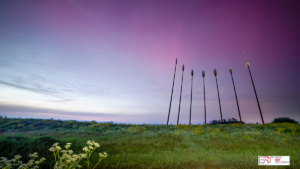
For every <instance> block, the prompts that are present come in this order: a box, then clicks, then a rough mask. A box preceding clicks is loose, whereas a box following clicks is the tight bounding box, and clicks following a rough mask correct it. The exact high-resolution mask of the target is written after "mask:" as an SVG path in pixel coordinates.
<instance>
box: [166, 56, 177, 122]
mask: <svg viewBox="0 0 300 169" xmlns="http://www.w3.org/2000/svg"><path fill="white" fill-rule="evenodd" d="M176 66H177V58H176V62H175V71H174V78H173V87H172V93H171V100H170V107H169V113H168V120H167V125H169V118H170V111H171V103H172V96H173V89H174V81H175V74H176Z"/></svg>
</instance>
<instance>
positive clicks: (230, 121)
mask: <svg viewBox="0 0 300 169" xmlns="http://www.w3.org/2000/svg"><path fill="white" fill-rule="evenodd" d="M232 123H240V122H239V121H238V120H237V119H236V118H228V120H227V121H226V119H223V123H222V122H221V120H212V121H210V123H209V124H210V125H214V124H232ZM241 123H242V124H245V123H244V122H243V121H242V122H241Z"/></svg>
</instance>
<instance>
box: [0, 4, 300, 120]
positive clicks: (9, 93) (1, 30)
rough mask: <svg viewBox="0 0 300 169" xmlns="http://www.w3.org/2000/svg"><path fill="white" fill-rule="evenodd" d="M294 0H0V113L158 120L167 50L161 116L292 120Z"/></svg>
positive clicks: (295, 106) (299, 36)
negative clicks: (191, 100)
mask: <svg viewBox="0 0 300 169" xmlns="http://www.w3.org/2000/svg"><path fill="white" fill-rule="evenodd" d="M299 7H300V3H299V2H298V1H292V0H291V1H276V2H275V1H263V2H262V1H249V2H244V1H237V0H230V1H226V2H225V1H205V0H200V1H189V2H186V1H156V0H153V1H135V0H128V1H120V0H112V1H72V0H70V1H67V0H62V1H37V0H28V1H0V114H1V115H7V116H8V117H21V118H48V119H50V118H54V119H73V120H90V121H91V120H96V121H114V122H119V123H140V124H142V123H149V124H165V123H166V120H167V115H168V109H169V104H170V95H171V89H172V81H173V73H174V66H175V59H176V58H177V59H178V64H177V72H176V79H175V86H174V94H173V102H172V108H171V115H170V123H172V124H175V123H176V120H177V113H178V104H179V94H180V85H181V76H182V71H181V67H182V65H183V64H184V65H185V68H186V69H185V72H184V81H183V93H182V103H181V114H180V123H181V124H188V119H189V110H190V90H191V75H190V73H191V69H193V70H194V72H195V74H194V83H193V105H192V123H193V124H199V123H204V105H203V82H202V80H203V79H202V76H201V72H202V71H203V70H204V71H205V72H206V77H205V85H206V99H207V121H211V120H214V119H220V112H219V102H218V95H217V89H216V82H215V77H214V75H213V70H214V69H217V71H218V83H219V89H220V97H221V105H222V112H223V118H224V119H227V118H232V117H234V118H236V119H238V111H237V106H236V100H235V95H234V91H233V86H232V81H231V76H230V73H229V71H228V67H229V66H232V68H233V77H234V82H235V85H236V90H237V95H238V99H239V104H240V109H241V116H242V120H243V121H245V122H246V123H255V122H259V123H261V120H260V115H259V110H258V106H257V102H256V98H255V95H254V91H253V87H252V83H251V79H250V76H249V72H248V70H247V68H246V66H245V61H246V60H249V61H250V64H251V72H252V76H253V79H254V83H255V87H256V90H257V93H258V99H259V101H260V105H261V109H262V113H263V117H264V120H265V122H266V123H268V122H271V121H272V120H273V119H274V118H277V117H290V118H293V119H295V120H297V121H300V89H299V86H300V78H299V73H300V69H299V64H300V57H299V56H300V31H299V30H300V23H299V22H298V21H299V19H300V11H299V10H298V9H299Z"/></svg>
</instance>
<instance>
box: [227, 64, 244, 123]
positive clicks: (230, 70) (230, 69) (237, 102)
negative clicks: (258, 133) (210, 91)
mask: <svg viewBox="0 0 300 169" xmlns="http://www.w3.org/2000/svg"><path fill="white" fill-rule="evenodd" d="M229 72H230V74H231V78H232V84H233V89H234V93H235V99H236V104H237V108H238V111H239V116H240V123H241V124H242V118H241V112H240V106H239V101H238V98H237V94H236V90H235V85H234V81H233V76H232V68H231V66H229Z"/></svg>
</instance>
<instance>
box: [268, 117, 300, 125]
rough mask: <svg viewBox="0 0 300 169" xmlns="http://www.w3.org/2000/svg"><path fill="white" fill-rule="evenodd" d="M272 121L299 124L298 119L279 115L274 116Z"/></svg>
mask: <svg viewBox="0 0 300 169" xmlns="http://www.w3.org/2000/svg"><path fill="white" fill-rule="evenodd" d="M272 123H296V124H299V122H298V121H296V120H294V119H290V118H289V117H279V118H275V119H274V120H273V121H272Z"/></svg>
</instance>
